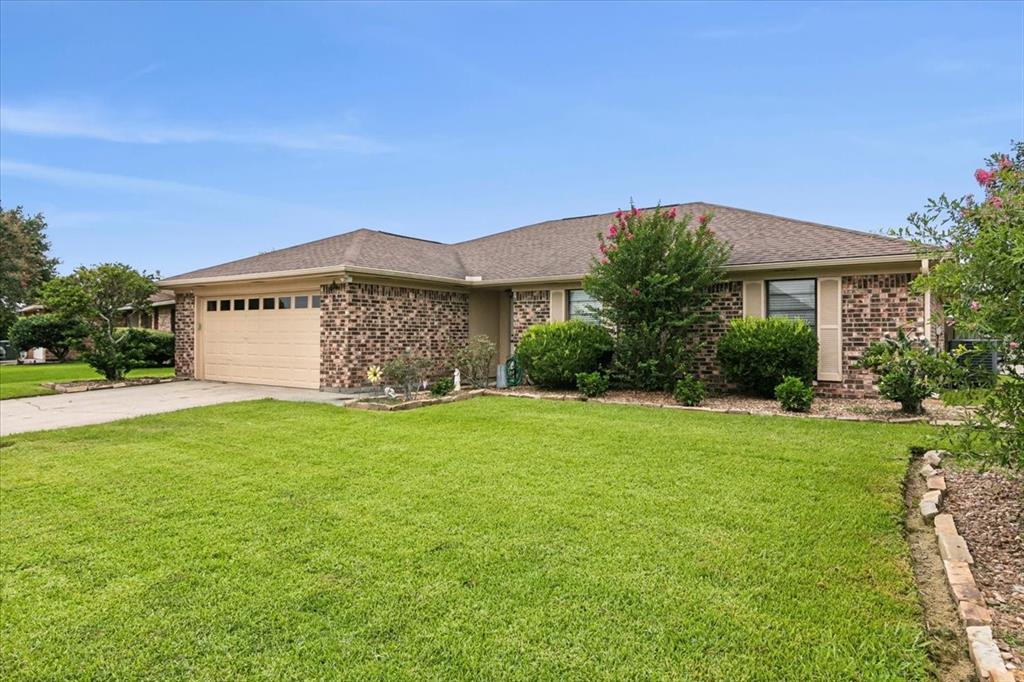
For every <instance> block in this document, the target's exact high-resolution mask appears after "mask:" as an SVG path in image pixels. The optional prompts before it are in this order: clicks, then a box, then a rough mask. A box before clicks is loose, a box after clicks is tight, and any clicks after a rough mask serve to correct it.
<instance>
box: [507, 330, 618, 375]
mask: <svg viewBox="0 0 1024 682" xmlns="http://www.w3.org/2000/svg"><path fill="white" fill-rule="evenodd" d="M611 352H612V338H611V335H610V334H608V332H607V331H605V330H604V329H603V328H602V327H598V326H596V325H592V324H587V323H586V322H582V321H580V320H570V321H569V322H548V323H546V324H536V325H534V326H532V327H530V328H529V329H527V330H526V331H525V332H523V335H522V337H521V338H520V339H519V343H518V344H516V357H517V358H518V359H519V363H520V364H521V365H522V366H523V369H524V370H526V376H527V377H529V379H530V381H532V382H533V383H534V384H536V385H538V386H541V387H543V388H574V387H575V386H576V375H577V374H581V373H589V372H596V371H597V370H599V369H601V367H603V366H604V365H606V364H607V362H608V360H609V357H610V355H611Z"/></svg>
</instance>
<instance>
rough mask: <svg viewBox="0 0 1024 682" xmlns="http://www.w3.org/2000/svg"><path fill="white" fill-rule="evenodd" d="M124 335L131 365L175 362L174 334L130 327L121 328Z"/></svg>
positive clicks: (120, 331) (154, 364) (161, 364)
mask: <svg viewBox="0 0 1024 682" xmlns="http://www.w3.org/2000/svg"><path fill="white" fill-rule="evenodd" d="M118 334H119V335H124V337H125V338H124V341H123V342H122V343H123V345H124V348H125V353H127V354H128V355H129V356H130V362H129V365H130V366H131V367H133V368H134V367H162V366H165V365H172V364H174V334H172V333H170V332H164V331H160V330H158V329H146V328H144V327H129V328H126V329H119V330H118Z"/></svg>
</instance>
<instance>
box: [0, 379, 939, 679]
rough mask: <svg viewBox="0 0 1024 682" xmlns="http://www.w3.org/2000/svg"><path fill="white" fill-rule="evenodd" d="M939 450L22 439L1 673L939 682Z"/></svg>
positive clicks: (519, 403) (511, 420) (201, 425)
mask: <svg viewBox="0 0 1024 682" xmlns="http://www.w3.org/2000/svg"><path fill="white" fill-rule="evenodd" d="M925 429H926V427H924V426H921V425H884V424H868V423H854V422H833V421H823V420H811V419H791V418H780V417H776V418H771V417H750V416H741V415H722V414H710V413H695V412H681V411H674V410H666V409H661V410H658V409H648V408H636V407H626V406H614V405H601V404H594V403H578V402H549V401H532V400H523V399H512V398H479V399H475V400H471V401H466V402H460V403H451V404H448V405H441V406H437V407H431V408H427V409H422V410H416V411H410V412H398V413H375V412H364V411H357V410H345V409H340V408H338V407H335V406H331V405H314V404H297V403H279V402H272V401H261V402H252V403H236V404H231V405H223V406H216V407H208V408H199V409H193V410H187V411H182V412H178V413H173V414H165V415H158V416H153V417H145V418H141V419H135V420H129V421H122V422H118V423H113V424H108V425H103V426H93V427H84V428H78V429H69V430H64V431H54V432H47V433H39V434H25V435H19V436H14V437H12V438H8V439H5V440H3V441H0V446H9V447H0V495H2V515H3V519H2V521H3V522H2V524H0V578H2V584H0V586H2V599H0V677H2V678H4V679H66V678H105V679H138V678H147V679H155V678H197V679H206V680H223V679H236V678H259V679H275V680H276V679H296V680H298V679H324V678H344V679H481V678H483V679H487V678H492V679H493V678H509V679H524V680H525V679H531V680H532V679H551V680H555V679H567V678H569V679H587V680H590V679H651V680H655V679H679V680H730V681H731V682H734V681H736V680H754V679H756V680H826V679H831V680H848V679H858V680H901V681H902V680H918V679H926V678H927V677H928V675H929V663H928V657H927V652H926V646H925V635H924V632H923V628H922V626H921V624H920V613H919V606H918V601H917V597H916V593H915V590H914V585H913V580H912V576H911V570H910V565H909V557H908V549H907V546H906V544H905V542H904V540H903V536H902V513H903V504H902V501H901V479H902V476H903V473H904V471H905V469H906V466H907V448H908V446H909V445H911V444H915V443H921V442H923V441H924V439H925V437H926V434H927V431H926V430H925Z"/></svg>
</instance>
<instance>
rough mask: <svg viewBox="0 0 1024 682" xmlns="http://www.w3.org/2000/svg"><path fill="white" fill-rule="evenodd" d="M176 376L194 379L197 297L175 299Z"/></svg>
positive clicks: (181, 296)
mask: <svg viewBox="0 0 1024 682" xmlns="http://www.w3.org/2000/svg"><path fill="white" fill-rule="evenodd" d="M174 300H175V306H174V308H175V311H174V376H176V377H181V378H186V379H194V378H195V376H196V373H195V362H196V296H195V294H191V293H189V294H178V295H177V296H175V297H174Z"/></svg>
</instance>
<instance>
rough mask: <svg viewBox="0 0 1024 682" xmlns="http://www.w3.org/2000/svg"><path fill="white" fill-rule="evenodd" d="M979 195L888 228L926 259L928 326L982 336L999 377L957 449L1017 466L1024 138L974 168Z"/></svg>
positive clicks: (1023, 344)
mask: <svg viewBox="0 0 1024 682" xmlns="http://www.w3.org/2000/svg"><path fill="white" fill-rule="evenodd" d="M974 177H975V180H977V182H978V185H979V186H980V187H981V191H982V193H983V197H982V198H975V197H974V196H973V195H967V196H964V197H961V198H959V199H950V198H948V197H946V196H945V195H942V196H940V197H939V198H938V199H931V200H929V201H928V203H927V205H926V206H925V208H924V210H922V211H921V212H920V213H914V214H912V215H911V216H910V218H909V219H908V221H909V225H908V226H907V227H905V228H902V229H899V230H895V231H894V232H895V233H896V234H897V236H900V237H903V238H907V239H910V240H912V241H913V242H914V243H915V244H917V245H918V247H919V248H920V252H921V256H922V257H926V258H929V271H928V273H927V274H925V275H923V276H921V277H918V278H917V279H916V280H914V288H915V289H916V291H917V292H919V293H923V292H924V291H927V290H930V291H931V292H932V300H933V301H942V310H941V313H940V319H938V320H936V324H944V323H951V324H954V325H955V326H956V329H957V332H958V334H959V335H961V336H968V335H969V336H972V337H976V338H983V339H988V341H989V347H990V349H991V350H994V351H996V352H997V353H998V354H999V357H1000V367H999V370H1000V373H1001V375H1002V376H1001V378H1000V381H998V382H997V383H996V384H995V385H994V386H993V388H992V390H991V391H990V392H989V394H988V397H987V398H986V400H985V402H984V403H983V404H982V405H981V406H980V407H979V409H978V410H977V411H976V412H974V413H973V414H971V415H968V419H967V421H966V422H965V423H964V424H963V425H962V426H960V427H957V428H956V429H955V431H956V435H957V436H958V438H957V441H958V442H957V446H958V449H959V450H960V451H961V452H964V453H970V454H974V455H976V456H979V457H981V458H983V459H984V460H986V461H988V462H992V463H997V464H1004V465H1010V466H1015V467H1018V468H1024V143H1021V142H1016V143H1014V144H1013V145H1012V149H1011V150H1010V153H1009V154H993V155H992V156H991V157H989V158H988V159H987V161H986V163H985V167H984V168H979V169H978V170H977V171H975V174H974Z"/></svg>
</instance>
